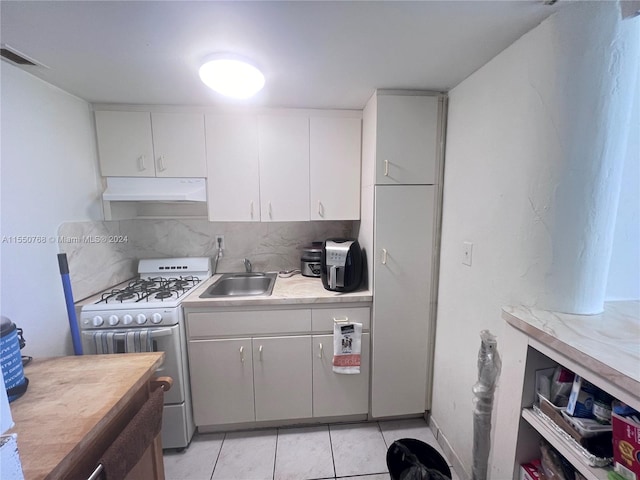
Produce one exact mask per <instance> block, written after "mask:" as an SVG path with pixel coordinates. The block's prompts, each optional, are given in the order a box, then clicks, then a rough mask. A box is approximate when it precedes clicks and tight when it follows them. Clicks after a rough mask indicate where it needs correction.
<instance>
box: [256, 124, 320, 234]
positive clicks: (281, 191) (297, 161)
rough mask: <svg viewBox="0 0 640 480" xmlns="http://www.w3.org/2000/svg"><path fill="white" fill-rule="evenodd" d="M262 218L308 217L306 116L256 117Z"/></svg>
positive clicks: (284, 219)
mask: <svg viewBox="0 0 640 480" xmlns="http://www.w3.org/2000/svg"><path fill="white" fill-rule="evenodd" d="M258 155H259V163H260V208H261V217H260V218H261V220H262V221H263V222H289V221H300V220H309V117H307V116H295V115H292V116H288V115H261V116H260V117H258Z"/></svg>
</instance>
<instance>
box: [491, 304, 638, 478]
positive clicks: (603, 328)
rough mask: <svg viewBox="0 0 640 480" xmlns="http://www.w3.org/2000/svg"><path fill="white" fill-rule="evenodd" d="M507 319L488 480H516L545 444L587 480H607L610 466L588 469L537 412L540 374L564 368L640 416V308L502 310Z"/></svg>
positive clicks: (629, 305) (627, 305) (578, 454)
mask: <svg viewBox="0 0 640 480" xmlns="http://www.w3.org/2000/svg"><path fill="white" fill-rule="evenodd" d="M503 318H504V319H505V320H506V321H507V323H508V324H509V325H510V326H509V327H507V329H506V330H505V332H504V335H503V337H502V342H501V345H502V360H503V369H502V373H501V378H500V385H508V386H509V388H499V392H498V395H499V397H498V408H497V418H496V428H495V432H494V433H495V435H494V439H493V447H494V448H493V450H492V455H493V456H492V459H491V462H490V464H491V475H490V478H492V479H503V478H513V479H514V480H517V479H518V478H519V468H520V465H521V464H524V463H528V462H530V461H532V460H533V459H535V458H539V457H540V439H541V438H543V439H545V440H546V441H547V442H548V443H550V444H551V445H552V446H553V447H554V448H555V449H556V450H558V452H559V453H560V454H561V455H562V456H564V457H565V458H566V459H567V460H568V461H569V462H570V463H571V464H572V465H573V466H574V468H575V469H576V470H577V471H579V472H580V473H581V474H582V475H584V476H585V478H586V479H587V480H606V479H607V474H608V472H609V471H610V470H611V469H612V468H613V466H607V467H592V466H590V465H589V462H588V460H587V458H586V457H585V456H584V455H582V454H581V453H580V451H579V449H578V448H576V447H575V446H574V445H573V444H572V443H571V442H570V441H568V440H567V439H566V438H564V436H563V435H562V434H560V433H558V432H557V431H556V430H555V429H554V428H553V425H548V424H547V423H546V422H545V421H544V420H543V419H542V418H541V417H540V416H539V415H538V414H537V413H536V412H535V411H534V410H533V409H532V406H533V404H534V401H535V388H536V387H535V372H536V370H540V369H545V368H549V367H554V366H557V365H561V366H563V367H564V368H567V369H569V370H571V371H573V372H574V373H576V374H577V375H580V376H581V377H583V378H584V379H586V380H587V381H589V382H591V383H593V384H594V385H596V386H597V387H598V388H600V389H602V390H604V391H605V392H607V393H609V394H610V395H612V396H613V397H614V398H617V399H618V400H620V401H622V402H624V403H626V404H627V405H630V406H631V407H633V408H635V409H640V369H639V368H638V365H640V351H639V350H638V346H637V339H638V338H640V301H629V302H609V303H605V307H604V312H603V313H602V314H600V315H570V314H563V313H557V312H549V311H543V310H532V309H529V308H526V307H504V308H503ZM511 327H513V328H511ZM505 365H508V367H507V368H505ZM498 445H499V446H500V448H495V447H496V446H498Z"/></svg>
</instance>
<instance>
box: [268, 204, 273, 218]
mask: <svg viewBox="0 0 640 480" xmlns="http://www.w3.org/2000/svg"><path fill="white" fill-rule="evenodd" d="M269 218H273V209H272V208H271V202H269Z"/></svg>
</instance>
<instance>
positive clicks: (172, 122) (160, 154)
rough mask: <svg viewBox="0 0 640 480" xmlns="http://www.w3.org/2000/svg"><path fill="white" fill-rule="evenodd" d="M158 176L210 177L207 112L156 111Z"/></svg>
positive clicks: (155, 145)
mask: <svg viewBox="0 0 640 480" xmlns="http://www.w3.org/2000/svg"><path fill="white" fill-rule="evenodd" d="M151 127H152V131H153V150H154V153H155V167H156V176H158V177H206V176H207V165H206V159H205V139H204V115H202V114H200V113H152V114H151Z"/></svg>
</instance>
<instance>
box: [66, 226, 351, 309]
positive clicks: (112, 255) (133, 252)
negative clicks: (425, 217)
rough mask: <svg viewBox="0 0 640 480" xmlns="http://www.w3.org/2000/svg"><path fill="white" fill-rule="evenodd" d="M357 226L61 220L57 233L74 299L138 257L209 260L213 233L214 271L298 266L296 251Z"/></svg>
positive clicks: (125, 271) (107, 283)
mask: <svg viewBox="0 0 640 480" xmlns="http://www.w3.org/2000/svg"><path fill="white" fill-rule="evenodd" d="M359 223H360V222H352V221H326V222H264V223H233V222H225V223H218V222H208V221H206V220H177V219H176V220H120V221H109V222H67V223H63V224H62V225H60V227H59V229H58V235H59V236H60V237H63V238H66V239H68V241H67V242H59V245H60V252H61V253H66V254H67V258H68V261H69V271H70V277H71V283H72V286H73V292H74V296H75V298H76V299H77V300H79V299H82V298H85V297H88V296H90V295H93V294H95V293H97V292H99V291H101V290H104V289H106V288H109V287H111V286H113V285H115V284H117V283H120V282H122V281H125V280H127V279H129V278H132V277H134V276H135V275H136V270H137V260H138V259H140V258H167V257H192V256H193V257H195V256H198V257H213V256H214V255H215V252H216V248H217V245H216V242H215V237H216V235H224V243H225V250H224V254H223V257H222V258H221V259H220V261H219V262H218V272H219V273H220V272H239V271H244V265H243V259H244V258H248V259H249V260H250V261H251V263H252V264H253V269H254V271H277V270H283V269H291V268H300V255H301V251H300V247H302V246H303V245H306V244H309V243H311V242H312V241H316V240H317V241H320V240H324V239H325V238H329V237H357V233H358V231H357V229H358V227H359Z"/></svg>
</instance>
